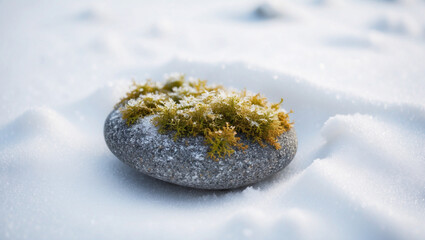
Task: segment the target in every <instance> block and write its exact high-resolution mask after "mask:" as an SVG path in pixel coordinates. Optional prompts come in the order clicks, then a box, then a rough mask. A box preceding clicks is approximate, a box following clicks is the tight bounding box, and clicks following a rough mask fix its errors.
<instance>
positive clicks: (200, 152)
mask: <svg viewBox="0 0 425 240" xmlns="http://www.w3.org/2000/svg"><path fill="white" fill-rule="evenodd" d="M152 117H153V116H149V117H145V118H143V119H140V120H139V121H138V122H137V123H136V124H134V125H131V126H127V124H126V123H125V121H124V120H123V119H122V115H121V113H120V111H119V110H114V111H112V112H111V113H110V114H109V115H108V117H107V118H106V121H105V126H104V135H105V140H106V144H107V145H108V147H109V149H110V150H111V151H112V153H113V154H114V155H115V156H116V157H117V158H118V159H120V160H121V161H123V162H124V163H126V164H128V165H130V166H132V167H134V168H136V169H137V170H139V171H140V172H142V173H144V174H147V175H149V176H152V177H154V178H157V179H160V180H163V181H166V182H170V183H174V184H178V185H182V186H186V187H193V188H200V189H231V188H238V187H243V186H247V185H251V184H254V183H256V182H259V181H261V180H263V179H265V178H267V177H269V176H271V175H273V174H275V173H276V172H278V171H280V170H282V169H283V168H285V167H286V166H287V165H288V164H289V163H290V162H291V161H292V159H293V158H294V156H295V153H296V151H297V144H298V142H297V137H296V133H295V130H294V128H292V129H291V130H289V131H287V132H286V133H283V134H282V135H281V136H280V137H279V138H278V142H279V143H280V144H281V146H282V148H281V149H278V150H276V149H275V148H274V147H272V146H270V145H268V144H266V146H265V147H261V146H260V145H259V144H258V143H254V142H252V141H251V140H248V139H246V138H245V137H244V136H239V137H240V138H241V142H242V143H244V144H246V145H248V149H246V150H244V151H242V150H235V153H233V154H232V155H231V156H226V157H225V158H223V159H220V160H218V161H214V160H212V159H211V158H209V157H208V155H207V152H208V146H207V145H205V143H204V137H202V136H196V137H184V138H179V139H177V140H174V139H173V133H172V132H170V133H168V134H160V133H158V131H157V128H156V127H155V126H154V125H153V124H152V122H151V119H152Z"/></svg>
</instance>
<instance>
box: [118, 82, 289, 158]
mask: <svg viewBox="0 0 425 240" xmlns="http://www.w3.org/2000/svg"><path fill="white" fill-rule="evenodd" d="M282 102H283V100H282V99H281V101H280V102H279V103H274V104H272V103H269V102H268V101H267V99H266V98H265V97H263V96H261V95H260V94H252V93H250V92H248V91H246V90H244V91H241V92H237V91H230V90H227V89H225V88H224V87H222V86H207V82H206V81H205V80H200V79H197V80H193V79H190V80H186V79H185V76H184V75H181V74H173V75H171V76H169V77H168V78H167V80H166V82H165V83H164V84H161V83H158V82H153V81H151V80H148V81H146V82H145V83H144V84H137V83H135V82H133V89H132V90H131V91H130V92H128V93H127V96H126V97H125V98H123V99H121V101H120V102H119V103H118V104H117V105H116V108H119V110H120V112H121V113H122V118H123V119H124V120H125V121H126V123H127V124H128V125H132V124H135V123H136V122H137V121H138V120H139V119H141V118H143V117H145V116H149V115H155V116H154V117H153V119H152V121H153V124H154V125H155V126H157V127H158V128H159V132H160V133H166V132H169V131H174V138H175V139H176V138H179V137H188V136H197V135H202V136H204V138H205V143H206V144H207V145H208V146H209V152H208V155H209V157H211V158H212V159H214V160H218V159H220V158H224V157H225V156H230V155H231V154H233V153H234V152H235V149H241V150H244V149H246V148H247V147H248V146H247V145H245V144H243V143H242V142H241V141H240V137H238V136H240V134H243V135H245V136H246V137H247V138H248V139H251V140H253V141H254V142H257V143H259V144H260V145H261V146H263V147H264V146H265V143H267V144H270V145H272V146H273V147H275V148H276V149H279V148H281V146H280V144H279V143H278V141H277V138H278V137H279V136H280V135H281V134H282V133H284V132H286V131H288V130H289V129H290V128H291V127H292V125H293V123H292V122H290V121H289V116H288V113H286V112H284V111H283V110H282V109H280V104H281V103H282Z"/></svg>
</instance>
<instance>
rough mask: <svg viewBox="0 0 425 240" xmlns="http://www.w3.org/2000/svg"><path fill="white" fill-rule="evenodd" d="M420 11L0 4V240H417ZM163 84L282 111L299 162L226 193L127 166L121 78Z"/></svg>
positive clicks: (424, 20) (422, 86) (326, 2)
mask: <svg viewBox="0 0 425 240" xmlns="http://www.w3.org/2000/svg"><path fill="white" fill-rule="evenodd" d="M264 4H266V5H264ZM261 6H263V7H262V8H264V6H267V11H269V12H268V13H279V17H275V18H270V17H268V16H267V14H266V15H265V17H264V15H263V16H259V15H258V14H257V13H256V9H258V8H259V7H261ZM274 6H278V8H276V9H273V8H274ZM267 11H266V12H267ZM424 12H425V1H422V0H417V1H415V0H398V1H378V0H362V1H354V0H347V1H342V0H341V1H339V0H300V1H297V2H293V1H284V2H278V3H276V2H273V3H271V2H268V3H265V2H264V1H257V0H238V1H227V0H216V1H195V0H184V1H162V0H161V1H119V2H118V1H115V2H110V1H98V2H90V3H88V2H87V1H0V81H1V85H0V86H1V88H0V95H1V104H0V112H1V116H0V200H1V202H0V239H425V228H424V226H425V178H424V177H423V175H424V173H425V148H424V146H425V81H424V80H425V14H423V13H424ZM172 72H183V73H187V74H188V75H189V76H195V77H201V78H206V79H208V80H209V81H210V82H213V83H220V84H224V85H226V86H228V87H235V88H239V89H242V88H244V87H246V88H247V89H248V90H251V91H254V92H262V93H264V94H265V95H266V96H268V97H269V98H270V99H272V100H274V101H278V100H279V99H280V97H283V98H284V99H285V102H284V104H283V107H284V108H285V109H293V110H294V111H295V113H294V114H292V116H291V117H292V119H294V120H295V122H296V124H295V127H296V130H297V133H298V137H299V150H298V153H297V156H296V157H295V159H294V161H293V162H292V163H291V164H290V165H289V166H288V168H286V169H285V170H284V171H282V172H281V173H279V174H277V175H276V176H274V177H273V178H271V179H268V180H267V181H264V182H261V183H259V184H256V185H254V186H252V187H248V188H245V189H238V190H234V191H200V190H194V189H188V188H182V187H178V186H175V185H171V184H167V183H164V182H161V181H158V180H155V179H152V178H150V177H147V176H144V175H142V174H139V173H138V172H137V171H135V170H133V169H132V168H130V167H128V166H126V165H124V164H122V163H121V162H120V161H119V160H117V159H116V158H115V157H114V156H113V155H112V153H111V152H110V151H109V150H108V149H107V147H106V144H105V142H104V139H103V133H102V130H103V121H104V119H105V118H106V116H107V114H108V113H109V112H110V111H111V109H112V107H113V105H114V104H115V103H116V102H117V101H118V99H119V98H120V96H122V94H123V93H124V92H125V91H126V90H127V89H128V84H129V82H130V79H131V78H133V77H134V78H135V79H136V80H139V81H142V80H144V79H145V78H147V77H152V78H154V79H155V80H162V76H163V75H164V74H166V73H172Z"/></svg>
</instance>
